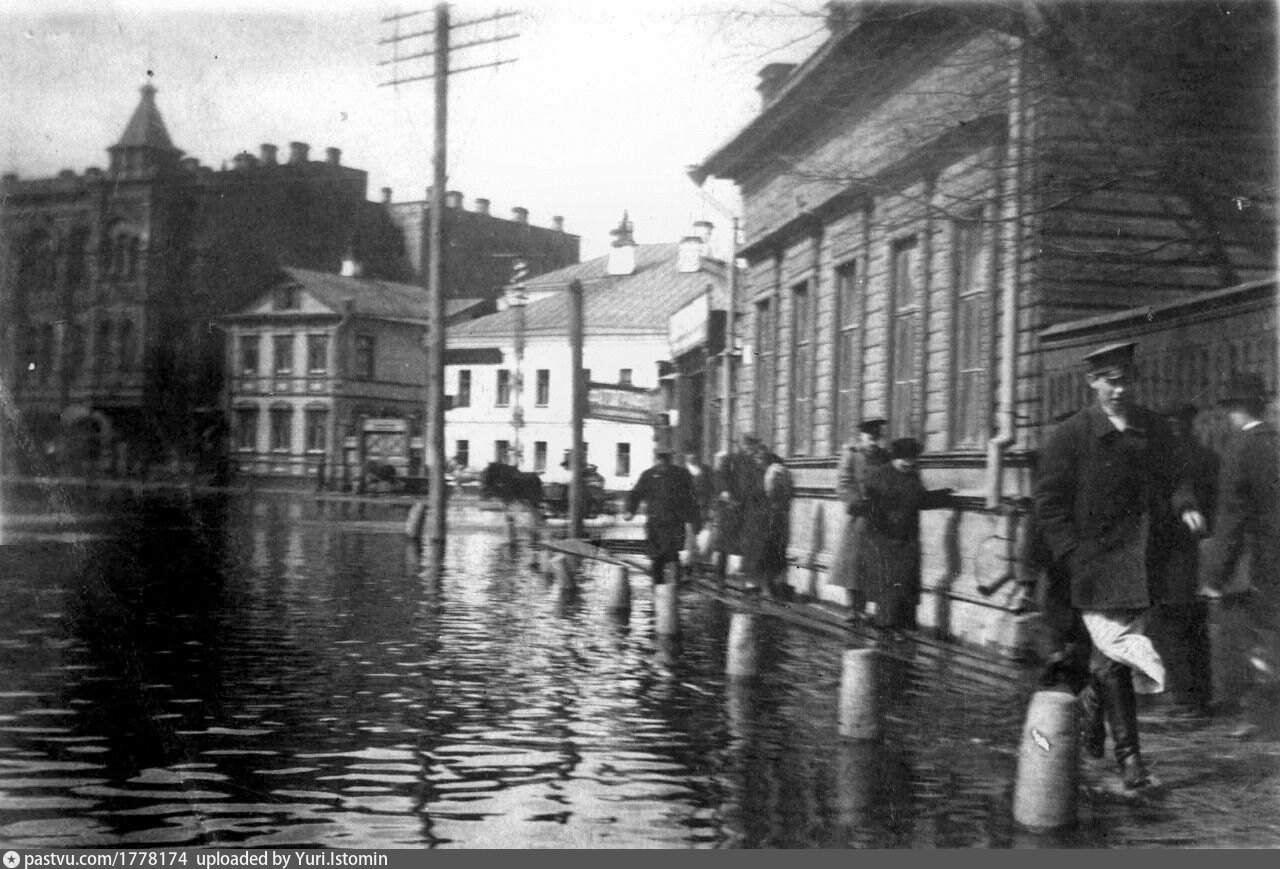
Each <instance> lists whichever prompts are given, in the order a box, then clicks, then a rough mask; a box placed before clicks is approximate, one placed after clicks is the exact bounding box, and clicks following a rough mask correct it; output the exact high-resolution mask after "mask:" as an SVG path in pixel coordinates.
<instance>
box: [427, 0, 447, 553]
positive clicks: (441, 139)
mask: <svg viewBox="0 0 1280 869" xmlns="http://www.w3.org/2000/svg"><path fill="white" fill-rule="evenodd" d="M435 37H436V40H435V42H436V50H435V55H436V56H435V80H436V88H435V90H436V100H435V121H436V123H435V151H434V153H433V155H432V160H431V239H430V247H429V249H428V256H430V257H431V263H430V264H429V267H428V269H427V297H428V300H429V301H428V305H429V307H428V309H427V311H428V313H427V321H428V325H427V419H426V423H427V424H426V429H425V430H424V432H423V434H424V435H425V437H424V441H425V443H424V446H425V447H426V449H425V450H424V452H425V453H426V456H427V463H428V468H427V487H428V488H427V493H428V497H429V499H430V500H429V501H428V502H427V529H426V538H427V544H428V545H429V546H430V547H431V548H430V550H429V551H430V552H433V553H439V552H441V551H442V550H443V549H444V532H445V521H444V518H445V517H444V511H445V492H444V288H443V287H442V286H441V283H442V280H441V279H442V278H443V277H444V188H445V183H446V181H447V177H448V176H447V174H446V172H445V166H446V165H447V163H446V161H447V159H448V152H449V7H448V6H447V5H446V4H444V3H441V4H439V5H437V6H436V33H435Z"/></svg>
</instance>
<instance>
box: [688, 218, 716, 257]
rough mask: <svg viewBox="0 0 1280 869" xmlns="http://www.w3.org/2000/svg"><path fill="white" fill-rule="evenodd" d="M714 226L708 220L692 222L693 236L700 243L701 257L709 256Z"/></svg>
mask: <svg viewBox="0 0 1280 869" xmlns="http://www.w3.org/2000/svg"><path fill="white" fill-rule="evenodd" d="M715 228H716V225H715V224H714V223H712V222H711V221H709V220H695V221H694V222H693V234H694V235H696V236H697V237H698V239H699V240H700V241H701V242H702V254H701V255H702V257H703V258H707V257H710V256H711V233H712V231H713V230H714V229H715Z"/></svg>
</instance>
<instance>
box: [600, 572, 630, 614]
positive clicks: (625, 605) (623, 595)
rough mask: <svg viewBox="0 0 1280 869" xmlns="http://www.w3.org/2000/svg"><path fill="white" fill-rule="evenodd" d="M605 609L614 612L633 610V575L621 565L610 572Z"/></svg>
mask: <svg viewBox="0 0 1280 869" xmlns="http://www.w3.org/2000/svg"><path fill="white" fill-rule="evenodd" d="M606 594H607V596H606V598H605V608H606V609H608V610H612V611H613V612H624V611H626V610H629V609H631V575H630V573H628V572H627V568H626V567H625V566H623V565H621V564H618V565H614V567H613V569H612V570H610V571H609V578H608V586H607V588H606Z"/></svg>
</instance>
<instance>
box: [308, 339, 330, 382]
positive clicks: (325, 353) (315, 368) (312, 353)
mask: <svg viewBox="0 0 1280 869" xmlns="http://www.w3.org/2000/svg"><path fill="white" fill-rule="evenodd" d="M317 344H318V345H319V347H320V352H319V357H320V360H319V361H320V364H319V365H316V364H315V363H316V346H317ZM307 373H308V374H328V373H329V333H328V332H309V333H307Z"/></svg>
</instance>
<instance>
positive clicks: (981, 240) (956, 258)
mask: <svg viewBox="0 0 1280 869" xmlns="http://www.w3.org/2000/svg"><path fill="white" fill-rule="evenodd" d="M951 227H952V245H951V252H952V257H951V260H952V261H951V300H950V301H951V323H952V328H951V338H952V340H951V353H950V359H949V360H948V361H949V363H950V364H949V366H948V367H949V369H950V372H951V376H950V378H949V379H950V381H951V382H950V384H949V385H950V389H949V403H950V408H949V411H950V412H949V413H948V415H947V417H948V419H947V422H948V440H949V442H950V445H951V448H952V449H955V450H975V449H982V448H983V447H984V446H985V441H986V438H987V436H988V434H989V428H990V407H989V403H988V400H987V384H988V382H989V380H988V378H989V377H990V373H991V372H990V359H989V355H988V354H987V353H986V352H984V348H985V347H986V346H987V344H988V341H989V338H988V335H989V332H990V329H989V323H988V320H989V316H990V314H989V311H990V292H989V286H988V283H989V282H988V281H984V280H983V277H984V275H983V257H984V256H986V255H987V254H988V247H989V241H988V238H989V236H988V227H987V226H986V224H985V223H984V222H983V219H982V211H981V210H980V209H979V210H978V211H976V212H974V213H973V214H971V215H969V216H967V217H964V218H960V219H957V220H954V221H952V225H951ZM966 266H967V268H966ZM970 307H971V308H972V310H971V312H969V315H968V316H967V317H966V310H965V309H966V308H970ZM966 325H972V327H974V333H973V334H972V335H968V334H967V333H965V327H966ZM962 333H965V334H962ZM966 338H968V341H966ZM969 355H972V357H973V358H972V359H970V360H966V359H965V358H964V357H966V356H969ZM966 361H967V362H968V364H969V367H965V368H962V367H961V366H962V365H965V364H966ZM966 397H967V398H968V399H969V400H968V401H967V402H966V401H965V400H964V399H965V398H966ZM966 404H967V405H968V407H967V408H966V407H965V405H966ZM984 423H985V424H984Z"/></svg>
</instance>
